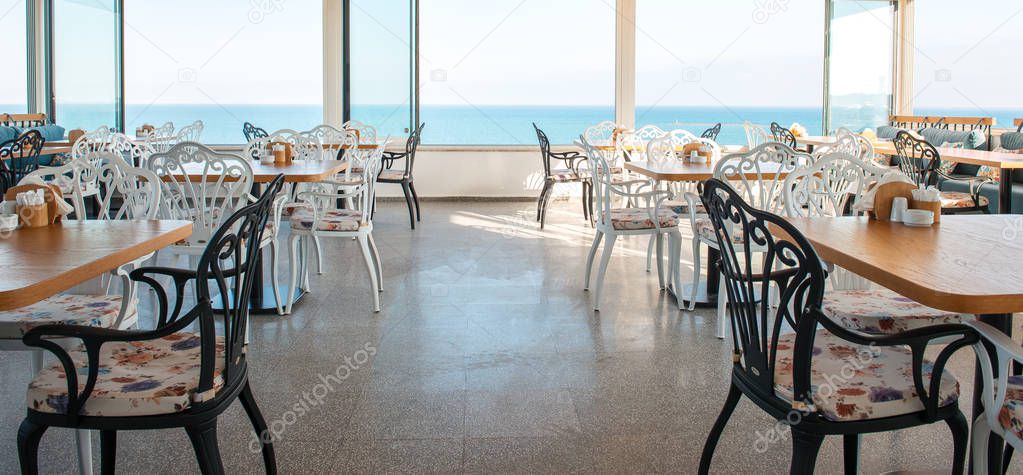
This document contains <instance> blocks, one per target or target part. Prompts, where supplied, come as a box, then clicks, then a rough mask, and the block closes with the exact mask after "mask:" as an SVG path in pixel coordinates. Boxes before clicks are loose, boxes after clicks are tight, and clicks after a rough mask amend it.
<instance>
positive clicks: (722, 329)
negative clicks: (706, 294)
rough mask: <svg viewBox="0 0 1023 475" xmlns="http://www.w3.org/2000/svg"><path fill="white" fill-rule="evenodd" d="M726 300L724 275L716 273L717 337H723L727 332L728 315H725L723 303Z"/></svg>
mask: <svg viewBox="0 0 1023 475" xmlns="http://www.w3.org/2000/svg"><path fill="white" fill-rule="evenodd" d="M727 302H728V293H727V292H726V291H725V276H723V275H720V273H719V275H718V312H717V313H718V330H717V337H718V338H720V339H724V338H725V333H726V332H728V317H727V316H726V315H725V304H726V303H727Z"/></svg>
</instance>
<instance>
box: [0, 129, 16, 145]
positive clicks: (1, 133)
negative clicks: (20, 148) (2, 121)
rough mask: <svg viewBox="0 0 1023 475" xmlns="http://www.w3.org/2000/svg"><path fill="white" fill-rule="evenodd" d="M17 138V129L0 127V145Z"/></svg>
mask: <svg viewBox="0 0 1023 475" xmlns="http://www.w3.org/2000/svg"><path fill="white" fill-rule="evenodd" d="M16 138H18V129H17V127H8V126H6V125H5V126H0V143H4V142H6V141H8V140H14V139H16Z"/></svg>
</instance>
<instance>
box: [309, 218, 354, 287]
mask: <svg viewBox="0 0 1023 475" xmlns="http://www.w3.org/2000/svg"><path fill="white" fill-rule="evenodd" d="M348 209H351V208H348ZM313 247H314V248H315V250H316V274H317V275H323V252H322V251H320V237H319V236H313Z"/></svg>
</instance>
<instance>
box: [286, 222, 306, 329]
mask: <svg viewBox="0 0 1023 475" xmlns="http://www.w3.org/2000/svg"><path fill="white" fill-rule="evenodd" d="M301 238H302V237H301V236H296V235H294V234H293V235H291V237H290V238H289V239H288V241H290V245H289V246H288V248H289V249H290V253H289V254H288V270H289V273H288V295H295V286H296V285H297V284H298V271H299V268H298V260H299V259H304V258H305V256H300V255H299V249H298V246H299V240H300V239H301ZM294 300H295V299H290V298H289V299H288V300H287V302H286V304H287V305H285V306H284V314H285V315H290V314H291V304H292V303H294Z"/></svg>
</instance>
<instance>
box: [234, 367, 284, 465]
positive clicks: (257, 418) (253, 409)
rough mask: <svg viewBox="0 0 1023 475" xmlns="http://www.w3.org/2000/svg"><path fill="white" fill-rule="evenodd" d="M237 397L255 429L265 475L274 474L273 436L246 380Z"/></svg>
mask: <svg viewBox="0 0 1023 475" xmlns="http://www.w3.org/2000/svg"><path fill="white" fill-rule="evenodd" d="M238 399H241V401H242V407H244V408H245V413H246V414H248V415H249V422H251V423H252V429H253V430H255V431H256V437H257V438H258V439H259V443H260V446H261V447H262V452H263V466H264V467H265V468H266V473H267V475H272V474H276V473H277V456H276V454H275V453H274V445H273V437H272V436H271V434H270V431H269V429H268V428H267V425H266V419H264V418H263V413H262V412H260V411H259V406H258V405H256V398H255V397H253V395H252V387H250V386H249V382H248V381H246V382H245V387H243V388H242V392H241V394H239V395H238Z"/></svg>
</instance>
